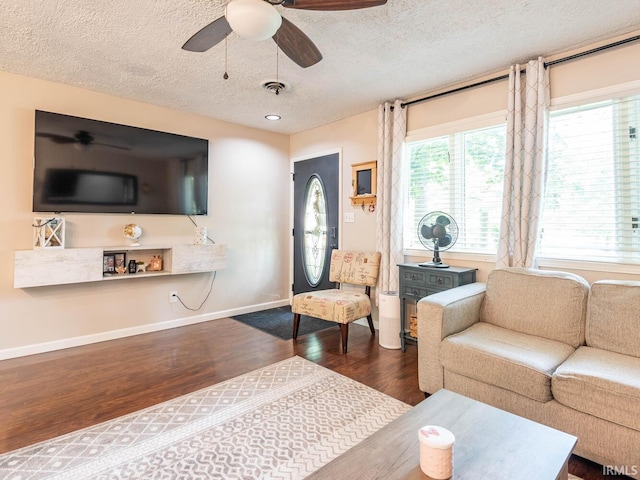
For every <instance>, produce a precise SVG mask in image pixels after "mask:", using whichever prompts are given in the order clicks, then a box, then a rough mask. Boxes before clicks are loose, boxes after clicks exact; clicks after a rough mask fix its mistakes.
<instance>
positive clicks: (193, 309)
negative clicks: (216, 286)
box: [176, 272, 218, 312]
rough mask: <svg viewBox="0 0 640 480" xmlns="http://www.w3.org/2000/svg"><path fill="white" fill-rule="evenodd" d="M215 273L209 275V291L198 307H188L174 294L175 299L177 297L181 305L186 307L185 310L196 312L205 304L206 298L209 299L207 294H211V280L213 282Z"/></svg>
mask: <svg viewBox="0 0 640 480" xmlns="http://www.w3.org/2000/svg"><path fill="white" fill-rule="evenodd" d="M217 273H218V272H213V275H212V276H211V284H210V285H209V292H207V296H206V297H204V300H203V301H202V303H201V304H200V306H199V307H198V308H191V307H188V306H187V305H185V303H184V302H183V301H182V299H181V298H180V295H177V294H176V298H177V299H178V301H179V302H180V303H181V304H182V306H183V307H184V308H186V309H187V310H191V311H192V312H197V311H198V310H200V309H201V308H202V306H203V305H204V304H205V302H206V301H207V300H209V295H211V291H212V290H213V282H214V281H215V279H216V274H217Z"/></svg>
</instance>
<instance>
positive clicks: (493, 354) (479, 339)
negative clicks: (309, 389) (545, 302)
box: [440, 322, 574, 402]
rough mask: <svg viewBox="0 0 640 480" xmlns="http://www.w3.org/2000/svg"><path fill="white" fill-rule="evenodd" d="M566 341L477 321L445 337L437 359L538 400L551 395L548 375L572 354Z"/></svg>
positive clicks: (452, 367)
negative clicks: (562, 341) (461, 330)
mask: <svg viewBox="0 0 640 480" xmlns="http://www.w3.org/2000/svg"><path fill="white" fill-rule="evenodd" d="M573 352H574V348H573V347H571V346H570V345H567V344H565V343H561V342H556V341H554V340H548V339H546V338H541V337H536V336H533V335H526V334H524V333H519V332H514V331H512V330H507V329H505V328H501V327H496V326H495V325H490V324H488V323H483V322H480V323H476V324H475V325H472V326H471V327H469V328H468V329H466V330H464V331H463V332H460V333H457V334H455V335H451V336H449V337H447V338H446V339H444V341H443V342H442V345H441V346H440V362H441V364H442V366H443V367H444V368H445V369H446V370H449V371H452V372H455V373H458V374H460V375H464V376H465V377H469V378H474V379H476V380H480V381H482V382H485V383H488V384H490V385H494V386H497V387H501V388H505V389H507V390H511V391H512V392H515V393H519V394H520V395H524V396H526V397H529V398H532V399H534V400H537V401H539V402H547V401H549V400H551V399H552V398H553V397H552V395H551V375H552V374H553V372H554V371H555V369H556V368H557V367H558V365H560V364H561V363H562V362H563V361H564V360H566V359H567V358H568V357H569V356H570V355H571V354H572V353H573Z"/></svg>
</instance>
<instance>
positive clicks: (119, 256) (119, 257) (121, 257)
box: [113, 252, 127, 270]
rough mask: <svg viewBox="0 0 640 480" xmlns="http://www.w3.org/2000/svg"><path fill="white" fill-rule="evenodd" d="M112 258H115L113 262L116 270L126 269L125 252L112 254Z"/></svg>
mask: <svg viewBox="0 0 640 480" xmlns="http://www.w3.org/2000/svg"><path fill="white" fill-rule="evenodd" d="M113 256H114V257H115V260H114V262H115V267H116V270H117V269H118V267H124V268H126V266H127V254H126V253H125V252H118V253H114V254H113Z"/></svg>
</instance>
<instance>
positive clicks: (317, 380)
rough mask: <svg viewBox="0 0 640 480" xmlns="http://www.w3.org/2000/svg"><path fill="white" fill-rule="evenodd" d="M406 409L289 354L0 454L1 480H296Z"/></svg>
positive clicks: (406, 407)
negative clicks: (151, 403)
mask: <svg viewBox="0 0 640 480" xmlns="http://www.w3.org/2000/svg"><path fill="white" fill-rule="evenodd" d="M410 408H411V407H410V406H409V405H407V404H405V403H403V402H400V401H398V400H395V399H393V398H391V397H389V396H387V395H385V394H383V393H380V392H378V391H376V390H374V389H372V388H370V387H367V386H366V385H363V384H361V383H358V382H356V381H354V380H351V379H349V378H347V377H344V376H342V375H340V374H338V373H335V372H333V371H331V370H328V369H326V368H324V367H321V366H319V365H316V364H314V363H312V362H309V361H307V360H305V359H303V358H300V357H293V358H290V359H288V360H284V361H282V362H279V363H276V364H273V365H270V366H268V367H265V368H262V369H259V370H256V371H253V372H250V373H247V374H245V375H241V376H239V377H236V378H234V379H231V380H228V381H226V382H222V383H220V384H217V385H213V386H211V387H208V388H205V389H202V390H199V391H197V392H194V393H191V394H188V395H185V396H182V397H179V398H176V399H174V400H170V401H168V402H165V403H162V404H159V405H156V406H153V407H150V408H147V409H145V410H141V411H138V412H134V413H132V414H129V415H126V416H124V417H120V418H117V419H114V420H110V421H108V422H105V423H102V424H99V425H95V426H93V427H89V428H86V429H83V430H79V431H77V432H73V433H69V434H67V435H63V436H61V437H56V438H54V439H52V440H48V441H45V442H41V443H38V444H35V445H32V446H29V447H25V448H22V449H20V450H14V451H12V452H8V453H5V454H2V455H0V478H2V479H3V480H18V479H19V480H41V479H55V480H63V479H68V480H81V479H110V480H115V479H134V478H135V479H184V480H193V479H302V478H304V477H306V476H308V475H309V474H311V473H313V472H314V471H316V470H317V469H319V468H320V467H322V466H323V465H325V464H327V463H328V462H330V461H331V460H333V459H334V458H336V457H337V456H339V455H340V454H342V453H344V452H345V451H347V450H348V449H349V448H351V447H353V446H354V445H356V444H357V443H359V442H360V441H362V440H364V439H365V438H366V437H368V436H369V435H371V434H373V433H374V432H376V431H377V430H379V429H380V428H382V427H383V426H385V425H386V424H388V423H389V422H391V421H392V420H394V419H395V418H397V417H399V416H400V415H402V414H403V413H405V412H407V411H408V410H409V409H410Z"/></svg>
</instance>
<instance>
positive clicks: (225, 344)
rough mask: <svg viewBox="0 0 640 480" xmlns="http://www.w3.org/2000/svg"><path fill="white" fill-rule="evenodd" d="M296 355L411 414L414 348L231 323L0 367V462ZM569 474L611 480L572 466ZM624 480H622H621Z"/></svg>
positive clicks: (355, 334)
mask: <svg viewBox="0 0 640 480" xmlns="http://www.w3.org/2000/svg"><path fill="white" fill-rule="evenodd" d="M293 355H299V356H301V357H304V358H306V359H308V360H310V361H312V362H315V363H318V364H319V365H322V366H324V367H327V368H330V369H331V370H334V371H336V372H338V373H341V374H343V375H345V376H348V377H350V378H353V379H354V380H357V381H359V382H361V383H364V384H366V385H369V386H370V387H373V388H375V389H376V390H379V391H381V392H384V393H386V394H388V395H390V396H392V397H394V398H397V399H399V400H402V401H404V402H406V403H409V404H411V405H415V404H417V403H418V402H420V401H422V400H423V399H424V395H423V393H422V392H421V391H420V390H419V388H418V372H417V348H416V347H415V346H413V345H409V346H408V347H407V351H406V352H405V353H402V352H401V351H400V350H387V349H384V348H381V347H380V346H379V345H378V339H377V336H376V337H372V336H371V334H370V332H369V328H368V327H364V326H360V325H352V326H351V327H350V331H349V353H348V354H346V355H343V354H342V350H341V346H340V331H339V329H338V328H335V329H334V328H330V329H327V330H323V331H320V332H317V333H314V334H309V335H305V336H301V337H298V340H297V341H296V342H293V341H291V340H289V341H284V340H280V339H279V338H276V337H273V336H271V335H269V334H266V333H263V332H261V331H259V330H256V329H254V328H252V327H249V326H246V325H244V324H241V323H240V322H236V321H234V320H231V319H221V320H214V321H211V322H206V323H200V324H197V325H192V326H187V327H181V328H175V329H172V330H165V331H162V332H156V333H149V334H146V335H138V336H135V337H129V338H124V339H119V340H113V341H109V342H102V343H97V344H93V345H87V346H82V347H76V348H71V349H67V350H60V351H57V352H51V353H44V354H40V355H32V356H29V357H22V358H16V359H10V360H4V361H0V385H1V386H2V387H1V388H2V395H1V396H0V453H2V452H7V451H10V450H14V449H16V448H20V447H23V446H25V445H30V444H32V443H35V442H39V441H42V440H46V439H49V438H52V437H55V436H58V435H62V434H64V433H68V432H71V431H74V430H77V429H80V428H83V427H87V426H90V425H93V424H96V423H99V422H103V421H105V420H109V419H111V418H115V417H118V416H121V415H124V414H127V413H130V412H133V411H136V410H139V409H141V408H145V407H148V406H151V405H154V404H156V403H159V402H163V401H165V400H169V399H171V398H174V397H177V396H180V395H183V394H185V393H189V392H192V391H194V390H198V389H200V388H204V387H207V386H209V385H213V384H215V383H218V382H221V381H223V380H227V379H229V378H233V377H235V376H238V375H241V374H243V373H247V372H250V371H252V370H255V369H257V368H260V367H264V366H267V365H270V364H272V363H274V362H277V361H280V360H284V359H286V358H289V357H291V356H293ZM569 468H570V472H571V473H573V474H574V475H578V476H580V477H582V478H584V479H585V480H594V479H600V478H606V477H604V476H602V474H601V472H602V467H601V466H600V465H597V464H593V463H591V462H588V461H586V460H583V459H580V458H579V457H575V456H574V457H572V459H571V463H570V467H569ZM616 478H622V477H616Z"/></svg>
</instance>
